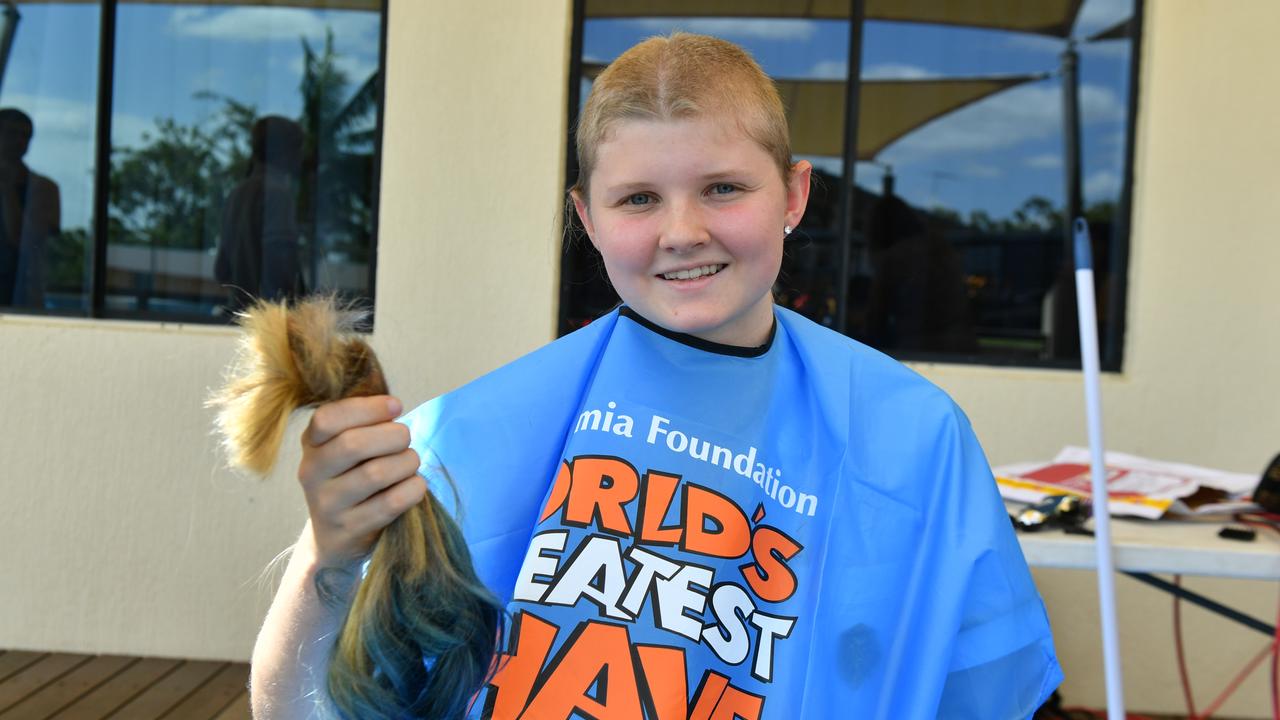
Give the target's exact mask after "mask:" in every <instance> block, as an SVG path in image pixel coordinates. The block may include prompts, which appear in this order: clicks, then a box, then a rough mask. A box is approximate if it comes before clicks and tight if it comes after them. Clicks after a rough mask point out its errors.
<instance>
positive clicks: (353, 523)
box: [345, 475, 427, 535]
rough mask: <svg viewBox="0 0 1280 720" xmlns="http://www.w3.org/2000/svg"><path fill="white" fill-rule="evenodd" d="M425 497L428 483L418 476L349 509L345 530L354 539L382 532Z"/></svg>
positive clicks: (406, 479) (396, 484) (407, 479)
mask: <svg viewBox="0 0 1280 720" xmlns="http://www.w3.org/2000/svg"><path fill="white" fill-rule="evenodd" d="M426 494H427V481H426V480H423V479H422V478H421V477H420V476H418V475H414V476H413V477H409V478H405V479H404V480H401V481H400V482H398V483H395V484H394V485H392V486H391V487H388V488H387V489H385V490H383V491H382V492H380V493H378V494H376V495H374V496H372V497H370V498H369V499H367V500H365V501H364V502H362V503H360V504H359V505H357V506H356V507H354V508H352V510H351V512H350V513H349V514H348V516H347V518H346V523H345V524H346V526H347V528H348V529H350V530H351V531H352V532H353V533H354V534H356V535H366V534H369V533H373V532H377V531H379V530H382V529H383V528H385V527H386V526H388V525H390V524H391V523H392V522H393V521H395V519H396V518H398V517H400V516H401V515H403V514H404V513H405V512H406V511H408V510H409V509H411V508H412V507H413V506H414V505H417V504H418V503H420V502H422V498H424V497H425V496H426Z"/></svg>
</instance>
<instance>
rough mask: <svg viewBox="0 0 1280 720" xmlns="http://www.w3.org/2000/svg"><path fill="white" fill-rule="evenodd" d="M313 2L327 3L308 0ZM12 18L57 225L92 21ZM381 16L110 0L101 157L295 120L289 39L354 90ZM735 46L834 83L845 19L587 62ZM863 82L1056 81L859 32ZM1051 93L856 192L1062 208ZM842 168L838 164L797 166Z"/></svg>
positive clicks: (947, 124) (69, 181)
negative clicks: (257, 117)
mask: <svg viewBox="0 0 1280 720" xmlns="http://www.w3.org/2000/svg"><path fill="white" fill-rule="evenodd" d="M316 4H317V5H323V0H317V3H316ZM1131 7H1132V0H1086V2H1085V4H1084V6H1083V8H1082V10H1081V14H1080V17H1079V19H1078V22H1077V27H1076V31H1075V35H1076V36H1077V37H1085V36H1088V35H1089V34H1091V33H1094V32H1097V31H1098V30H1101V29H1104V28H1106V27H1108V26H1110V25H1111V24H1113V23H1115V22H1118V21H1120V20H1123V19H1125V18H1127V17H1128V16H1129V15H1130V13H1131ZM18 8H19V11H20V13H21V19H20V20H19V22H18V24H17V29H16V33H15V36H14V45H13V51H12V53H11V56H10V58H9V63H8V66H7V68H6V70H5V73H4V75H3V78H2V80H0V82H2V85H0V105H3V106H16V107H20V108H22V109H23V110H25V111H26V112H27V113H28V114H30V115H31V116H32V117H33V118H34V120H35V125H36V135H35V138H34V139H33V141H32V145H31V150H30V152H29V153H28V155H27V162H28V164H29V165H30V166H31V167H32V168H33V169H34V170H36V171H37V172H40V173H41V174H44V175H47V176H49V177H52V178H53V179H54V180H55V182H57V183H58V184H59V186H60V189H61V192H62V202H63V227H64V228H75V227H85V226H87V224H88V222H89V218H90V217H91V214H92V167H93V134H94V127H95V122H96V120H95V115H96V97H97V61H96V58H97V56H98V32H99V10H98V6H97V4H95V3H87V2H75V3H65V4H63V3H57V2H53V3H37V4H31V5H26V4H19V5H18ZM380 22H381V20H380V17H379V15H378V14H377V13H370V12H355V11H325V10H310V9H299V8H270V7H230V8H228V7H225V6H224V7H202V6H198V5H189V4H183V5H161V4H151V3H144V4H132V3H120V5H119V10H118V15H117V38H116V50H117V53H116V72H115V80H114V82H115V93H114V106H113V119H112V123H113V137H112V141H113V145H115V146H117V147H118V146H131V147H136V146H138V145H139V144H140V143H141V142H142V139H143V134H144V133H145V132H147V131H148V130H149V129H152V128H154V126H155V120H156V119H157V118H160V117H172V118H175V119H177V120H178V121H179V122H181V123H184V124H191V123H196V122H199V121H201V120H203V119H206V118H208V117H209V115H210V114H211V113H214V112H216V111H217V109H218V103H216V102H212V101H209V100H201V99H198V98H197V95H198V94H199V93H202V92H205V93H209V92H212V93H215V94H225V95H229V96H231V97H234V98H236V99H237V100H240V101H242V102H247V103H250V104H253V105H256V106H257V107H258V108H259V110H260V112H261V113H263V114H265V113H276V114H282V115H286V116H292V117H296V116H298V114H299V113H300V107H299V105H300V100H299V94H298V91H297V87H298V80H299V78H300V75H301V69H302V62H303V61H302V45H301V38H307V39H308V41H309V42H310V43H311V44H312V45H313V47H320V46H321V45H322V44H323V41H324V37H325V32H326V29H332V31H333V33H334V38H335V44H336V49H337V51H338V53H339V55H340V56H342V58H343V61H342V62H343V67H344V69H345V70H346V71H347V74H348V76H349V77H350V78H351V79H352V89H353V90H354V89H355V87H357V86H358V85H359V83H360V82H361V81H363V79H364V78H367V77H368V75H369V74H370V73H372V72H373V71H374V70H375V69H376V67H377V57H378V42H379V33H380V28H379V24H380ZM677 25H679V26H681V27H684V28H685V29H688V30H691V31H695V32H707V33H711V34H715V35H719V36H722V37H725V38H727V39H729V40H733V41H735V42H738V43H740V44H742V45H743V46H744V47H746V48H747V49H748V50H749V51H751V52H752V53H753V54H754V55H755V57H756V58H757V59H758V60H759V61H760V63H761V65H762V66H763V67H764V68H765V71H766V72H768V73H770V74H771V75H774V76H775V77H779V78H813V79H818V78H840V77H844V76H845V74H846V69H845V68H846V62H847V57H848V44H849V31H848V25H847V23H845V22H843V21H814V20H768V21H761V20H746V19H735V18H724V19H703V20H685V21H674V20H671V19H662V18H646V19H636V20H589V21H588V22H587V23H586V33H585V36H584V50H583V54H584V58H585V59H586V60H588V61H608V60H609V59H612V58H613V57H615V56H616V55H618V54H619V53H620V52H621V51H622V50H624V49H625V48H627V47H629V46H630V45H631V44H633V43H634V42H636V41H637V40H639V39H641V38H643V37H647V36H649V35H653V34H658V33H665V32H669V31H670V30H671V29H673V27H675V26H677ZM863 45H864V47H863V58H862V76H863V77H864V78H923V77H947V76H950V77H954V76H973V75H991V74H995V75H1003V74H1010V73H1026V72H1052V71H1054V70H1056V68H1057V66H1058V56H1059V54H1060V52H1061V51H1062V48H1063V42H1062V41H1061V40H1057V39H1053V38H1045V37H1040V36H1033V35H1027V34H1019V33H1007V32H995V31H984V30H975V29H965V28H946V27H939V26H929V25H915V24H902V23H885V22H874V21H873V22H868V23H867V24H866V26H865V28H864V32H863ZM1128 49H1129V43H1127V42H1114V41H1113V42H1103V43H1092V44H1082V45H1081V46H1080V55H1081V90H1080V100H1081V106H1082V121H1083V133H1084V137H1083V145H1084V155H1083V162H1084V190H1085V196H1086V200H1087V201H1090V202H1093V201H1098V200H1105V199H1114V198H1115V196H1116V194H1117V192H1118V190H1119V187H1120V182H1121V177H1122V174H1123V173H1122V168H1123V164H1122V163H1123V157H1124V144H1125V113H1126V108H1127V101H1126V97H1127V82H1128ZM1061 126H1062V121H1061V85H1060V83H1059V82H1058V80H1057V78H1056V76H1055V77H1051V78H1049V79H1046V80H1042V81H1039V82H1035V83H1031V84H1028V85H1023V86H1020V87H1017V88H1014V89H1012V90H1008V91H1005V92H1003V93H1000V94H997V95H995V96H992V97H990V98H988V99H986V100H984V101H982V102H979V103H976V104H974V105H971V106H969V107H968V108H965V109H963V110H960V111H957V112H955V113H953V114H951V115H948V116H946V117H944V118H941V119H939V120H936V121H934V122H933V123H930V124H928V125H926V126H924V127H922V128H921V129H919V130H917V131H915V132H913V133H911V134H910V135H908V136H907V137H905V138H903V139H902V140H900V141H898V142H896V143H894V144H893V145H891V146H889V147H888V148H887V149H886V150H884V151H883V152H882V153H881V154H880V156H878V157H877V158H876V160H877V163H878V164H875V165H873V164H868V163H859V166H858V169H857V173H856V181H857V182H858V183H859V184H860V185H863V186H865V187H867V188H868V189H872V190H875V191H878V188H879V187H880V181H881V177H882V176H883V174H884V168H885V166H891V167H892V169H893V172H894V174H895V176H896V178H897V189H898V192H899V194H900V195H902V196H904V197H905V198H906V199H907V200H908V201H909V202H911V203H913V204H916V205H921V206H924V207H933V206H945V207H949V208H952V209H955V210H959V211H960V212H962V213H968V212H969V211H971V210H975V209H981V210H985V211H986V212H988V213H989V214H991V215H992V216H994V217H1004V216H1007V215H1008V214H1009V213H1010V212H1011V211H1012V210H1013V209H1014V208H1016V207H1017V206H1018V205H1020V204H1021V203H1022V201H1023V200H1025V199H1026V198H1027V197H1029V196H1030V195H1035V194H1038V195H1043V196H1046V197H1049V198H1050V199H1051V200H1053V201H1054V202H1055V203H1056V204H1060V202H1061V198H1062V194H1063V193H1062V147H1061V145H1062V140H1061ZM810 159H811V160H813V161H814V163H815V164H816V165H818V166H819V167H823V168H827V169H829V170H833V171H836V172H838V171H839V166H840V162H839V159H838V158H810Z"/></svg>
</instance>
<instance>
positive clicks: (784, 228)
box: [782, 225, 791, 235]
mask: <svg viewBox="0 0 1280 720" xmlns="http://www.w3.org/2000/svg"><path fill="white" fill-rule="evenodd" d="M782 234H783V235H790V234H791V226H790V225H783V226H782Z"/></svg>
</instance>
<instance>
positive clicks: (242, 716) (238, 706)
mask: <svg viewBox="0 0 1280 720" xmlns="http://www.w3.org/2000/svg"><path fill="white" fill-rule="evenodd" d="M213 720H253V712H252V711H251V710H250V709H249V691H248V690H243V691H241V692H240V694H239V695H237V696H236V697H235V699H234V700H232V701H231V702H230V703H228V704H227V706H226V707H225V708H223V710H222V712H220V713H218V716H217V717H215V718H214V719H213Z"/></svg>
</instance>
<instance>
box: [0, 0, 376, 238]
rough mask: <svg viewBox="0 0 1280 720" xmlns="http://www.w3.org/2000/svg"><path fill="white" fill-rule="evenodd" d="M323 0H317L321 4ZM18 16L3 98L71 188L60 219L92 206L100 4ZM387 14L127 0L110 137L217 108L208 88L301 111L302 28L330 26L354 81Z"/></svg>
mask: <svg viewBox="0 0 1280 720" xmlns="http://www.w3.org/2000/svg"><path fill="white" fill-rule="evenodd" d="M323 4H324V3H323V0H318V2H316V5H323ZM18 10H19V12H20V14H21V18H20V20H19V21H18V24H17V28H16V32H15V33H14V43H13V50H12V52H11V54H10V57H9V62H8V65H7V67H6V69H5V73H4V76H3V81H2V82H3V84H2V85H0V106H5V107H19V108H21V109H22V110H24V111H25V112H27V114H29V115H31V116H32V118H33V120H34V124H35V128H36V131H35V136H34V138H33V139H32V143H31V148H30V150H29V151H28V153H27V158H26V160H27V164H28V166H30V167H31V168H32V169H33V170H34V171H36V172H38V173H41V174H43V175H46V176H49V177H51V178H52V179H53V180H54V181H55V182H57V183H58V185H59V189H60V191H61V194H62V225H63V228H67V229H70V228H77V227H87V226H88V223H89V219H90V217H91V216H92V209H93V208H92V203H93V199H92V189H93V185H92V183H93V177H92V168H93V159H94V158H93V154H94V149H93V141H94V132H95V126H96V122H97V120H96V117H97V87H98V79H97V74H98V68H97V57H98V55H99V45H98V33H99V21H100V13H99V8H98V5H97V4H96V3H85V2H77V3H56V2H54V3H47V4H46V3H37V4H31V5H25V4H21V3H19V5H18ZM380 24H381V18H380V16H379V14H378V13H372V12H359V11H325V10H311V9H299V8H269V7H231V8H226V7H201V6H198V5H188V4H184V5H158V4H149V3H148V4H131V3H126V2H122V3H120V5H119V9H118V10H117V15H116V27H117V33H116V60H115V63H116V65H115V76H114V84H115V88H114V99H113V114H112V144H113V145H114V146H116V147H121V146H123V147H137V146H139V145H140V144H141V143H142V141H143V134H144V133H145V132H147V131H149V130H152V129H154V127H155V121H156V119H157V118H161V117H165V118H174V119H176V120H178V121H179V122H180V123H183V124H194V123H197V122H200V121H202V120H204V119H207V118H208V117H209V116H210V115H211V114H214V113H216V112H217V111H218V109H219V108H220V105H219V103H217V102H216V101H210V100H202V99H198V98H197V95H198V94H199V93H202V92H203V93H215V94H222V95H228V96H230V97H233V98H235V99H237V100H239V101H241V102H246V103H249V104H252V105H255V106H256V107H258V109H259V112H260V114H280V115H285V116H288V117H298V116H299V115H300V113H301V96H300V94H299V92H298V82H299V79H300V78H301V75H302V67H303V50H302V42H301V40H302V38H306V39H307V40H308V42H309V43H311V45H312V47H313V48H316V49H320V48H322V47H323V45H324V38H325V33H326V29H332V31H333V35H334V46H335V50H336V51H337V53H338V54H339V55H340V56H341V58H342V60H341V62H340V66H341V67H342V69H343V70H344V71H346V73H347V76H348V78H349V79H350V80H351V90H352V91H353V92H354V90H355V89H356V88H358V87H359V85H360V84H361V83H362V82H363V81H364V80H365V79H366V78H368V76H369V75H370V74H371V73H372V72H374V71H375V70H376V69H377V63H378V43H379V35H380Z"/></svg>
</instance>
